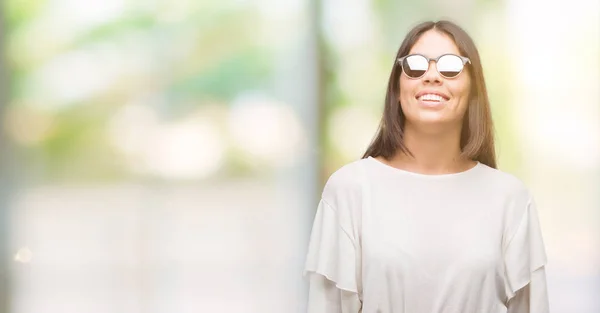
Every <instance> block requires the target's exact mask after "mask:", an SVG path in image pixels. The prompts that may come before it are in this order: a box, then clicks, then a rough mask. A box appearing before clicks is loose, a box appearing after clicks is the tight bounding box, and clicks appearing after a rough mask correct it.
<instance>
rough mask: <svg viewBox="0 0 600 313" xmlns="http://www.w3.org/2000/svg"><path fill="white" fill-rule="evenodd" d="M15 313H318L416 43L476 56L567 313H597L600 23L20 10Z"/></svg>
mask: <svg viewBox="0 0 600 313" xmlns="http://www.w3.org/2000/svg"><path fill="white" fill-rule="evenodd" d="M0 10H1V12H0V13H1V14H0V18H1V20H0V30H1V31H0V50H1V51H2V53H3V58H2V59H1V61H0V62H1V63H0V71H1V72H0V81H1V84H0V97H1V102H0V103H1V105H2V106H1V107H0V109H1V110H0V118H1V122H0V126H1V132H0V136H1V137H2V140H1V141H0V143H1V145H2V146H1V147H0V148H1V151H2V153H1V154H0V253H1V254H0V313H41V312H45V313H49V312H60V313H82V312H86V313H94V312H98V313H99V312H103V313H105V312H110V313H118V312H123V313H138V312H139V313H146V312H152V313H154V312H156V313H158V312H169V313H173V312H177V313H187V312H223V313H234V312H235V313H237V312H240V313H253V312H261V313H271V312H272V313H281V312H303V311H304V309H305V301H306V287H307V285H306V282H305V281H304V280H303V279H302V277H301V273H302V268H303V263H304V258H305V253H306V248H307V243H308V236H309V232H310V229H311V224H312V219H313V217H314V213H315V209H316V205H317V203H318V199H319V196H320V192H321V188H322V186H323V183H324V182H325V180H326V179H327V177H328V176H329V175H330V174H331V173H332V172H333V171H335V170H337V169H338V168H339V167H340V166H342V165H343V164H345V163H348V162H351V161H354V160H357V159H358V158H360V156H361V155H362V152H363V151H364V150H365V148H366V146H367V144H368V143H369V141H370V139H371V137H372V135H373V134H374V132H375V130H376V127H377V123H378V120H379V117H380V114H381V112H382V108H383V98H384V96H385V89H386V84H387V79H388V75H389V71H390V70H391V66H392V64H393V62H394V60H393V59H394V55H395V53H396V50H397V49H398V47H399V45H400V42H401V41H402V39H403V37H404V36H405V34H406V32H407V31H408V30H409V29H410V28H411V27H412V26H414V25H416V24H417V23H418V22H421V21H424V20H428V19H434V20H438V19H442V18H449V19H451V20H454V21H456V22H458V23H459V24H460V25H462V26H463V27H464V28H465V29H466V30H467V31H468V32H469V33H470V34H471V35H472V36H473V38H474V39H475V41H476V44H477V45H478V48H479V50H480V53H481V55H482V60H483V67H484V70H485V75H486V79H487V84H488V88H489V92H490V97H491V103H492V106H493V115H494V119H495V122H496V129H497V139H498V147H497V149H498V154H499V164H500V168H501V169H502V170H504V171H507V172H510V173H512V174H514V175H516V176H518V177H519V178H521V179H522V180H523V181H524V182H525V183H526V184H527V185H528V186H529V187H530V188H531V190H532V191H533V193H534V195H535V197H536V200H537V202H538V206H539V211H540V212H539V214H540V219H541V223H542V227H543V231H544V237H545V242H546V247H547V252H548V257H549V264H548V267H547V273H548V283H549V293H550V297H551V299H550V304H551V310H552V312H554V313H597V312H600V297H599V295H600V196H599V193H598V191H599V186H600V148H599V147H600V91H599V86H600V57H599V56H600V3H599V2H598V1H596V0H571V1H568V2H564V1H561V2H558V1H556V2H553V1H537V2H536V1H531V0H504V1H500V0H452V1H448V0H443V1H442V0H426V1H418V2H417V1H408V0H372V1H367V0H354V1H348V0H288V1H278V0H219V1H217V0H200V1H192V0H169V1H167V0H145V1H141V0H103V1H90V2H86V1H77V0H4V1H3V2H2V6H1V8H0Z"/></svg>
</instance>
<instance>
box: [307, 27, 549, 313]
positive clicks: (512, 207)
mask: <svg viewBox="0 0 600 313" xmlns="http://www.w3.org/2000/svg"><path fill="white" fill-rule="evenodd" d="M492 129H493V127H492V118H491V114H490V105H489V101H488V96H487V91H486V87H485V82H484V78H483V70H482V67H481V61H480V58H479V54H478V52H477V49H476V47H475V45H474V43H473V41H472V39H471V38H470V37H469V35H468V34H467V33H466V32H465V31H464V30H462V29H461V28H460V27H458V26H457V25H455V24H453V23H451V22H448V21H439V22H426V23H422V24H420V25H418V26H416V27H415V28H414V29H412V30H411V31H410V32H409V33H408V35H407V36H406V38H405V39H404V41H403V43H402V45H401V47H400V49H399V50H398V53H397V55H396V57H395V58H394V65H393V67H392V72H391V75H390V78H389V83H388V88H387V95H386V100H385V109H384V113H383V117H382V119H381V124H380V127H379V129H378V131H377V134H376V136H375V137H374V138H375V139H374V140H373V142H372V143H371V145H370V146H369V148H368V149H367V151H366V153H365V155H364V157H363V158H362V159H361V160H358V161H355V162H352V163H350V164H347V165H346V166H344V167H342V168H341V169H339V170H337V171H336V172H335V173H334V174H332V175H331V177H330V178H329V180H328V181H327V184H326V186H325V188H324V190H323V194H322V198H321V201H320V203H319V206H318V209H317V213H316V217H315V220H314V225H313V229H312V234H311V239H310V244H309V251H308V255H307V260H306V268H305V274H308V276H309V277H310V291H309V303H308V312H309V313H358V312H362V313H505V312H511V313H517V312H518V313H525V312H539V313H542V312H548V296H547V288H546V276H545V272H544V266H545V264H546V254H545V248H544V243H543V240H542V235H541V230H540V225H539V221H538V216H537V211H536V206H535V202H534V200H533V198H532V196H531V194H530V193H529V191H528V190H527V188H526V187H525V186H524V185H523V184H522V183H521V182H520V181H519V180H518V179H516V178H515V177H513V176H511V175H509V174H507V173H504V172H501V171H499V170H497V169H496V160H495V153H494V140H493V131H492Z"/></svg>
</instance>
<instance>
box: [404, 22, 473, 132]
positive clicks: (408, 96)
mask: <svg viewBox="0 0 600 313" xmlns="http://www.w3.org/2000/svg"><path fill="white" fill-rule="evenodd" d="M415 53H417V54H422V55H424V56H426V57H428V58H437V57H439V56H440V55H442V54H448V53H452V54H456V55H460V53H459V51H458V47H456V45H455V44H454V41H453V40H452V38H450V37H449V36H448V35H446V34H444V33H441V32H438V31H436V30H429V31H427V32H425V33H423V34H422V35H421V37H420V38H419V39H418V40H417V42H416V43H415V44H414V46H413V47H412V49H411V50H410V52H409V54H415ZM435 66H436V63H435V61H431V62H430V64H429V70H428V71H427V72H426V73H425V74H424V75H423V76H422V77H421V78H417V79H412V78H409V77H408V76H406V75H405V74H404V73H402V74H401V75H400V99H399V100H400V105H401V107H402V111H403V112H404V115H405V117H406V122H407V124H414V125H423V126H429V127H431V126H434V125H438V126H442V125H457V126H459V125H462V119H463V116H464V114H465V111H466V109H467V106H468V103H469V91H470V89H471V78H470V77H469V72H468V67H467V66H465V68H464V69H463V71H462V73H460V74H459V75H458V76H457V77H454V78H444V77H443V76H441V75H440V74H439V73H438V71H437V70H436V68H435ZM425 94H436V95H439V96H441V101H439V99H440V98H439V97H429V96H427V97H425V98H426V99H423V95H425Z"/></svg>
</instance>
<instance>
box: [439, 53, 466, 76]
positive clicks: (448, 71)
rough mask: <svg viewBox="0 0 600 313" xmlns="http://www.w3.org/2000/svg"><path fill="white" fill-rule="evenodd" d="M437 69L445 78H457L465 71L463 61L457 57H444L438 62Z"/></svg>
mask: <svg viewBox="0 0 600 313" xmlns="http://www.w3.org/2000/svg"><path fill="white" fill-rule="evenodd" d="M437 69H438V71H439V72H440V74H442V75H443V76H444V77H449V78H451V77H456V76H457V75H458V74H460V72H461V71H462V70H463V61H462V60H461V58H459V57H458V56H456V55H444V56H442V57H441V58H440V59H439V60H438V61H437Z"/></svg>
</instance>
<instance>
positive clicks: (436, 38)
mask: <svg viewBox="0 0 600 313" xmlns="http://www.w3.org/2000/svg"><path fill="white" fill-rule="evenodd" d="M413 53H418V54H422V55H424V56H426V57H429V58H437V57H438V56H440V55H442V54H446V53H452V54H456V55H460V52H459V51H458V47H457V46H456V44H455V43H454V41H453V40H452V38H451V37H450V36H448V35H446V34H444V33H442V32H439V31H437V30H433V29H431V30H428V31H426V32H425V33H423V34H422V35H421V37H419V39H418V40H417V42H415V44H414V45H413V46H412V48H411V49H410V52H409V54H413Z"/></svg>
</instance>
